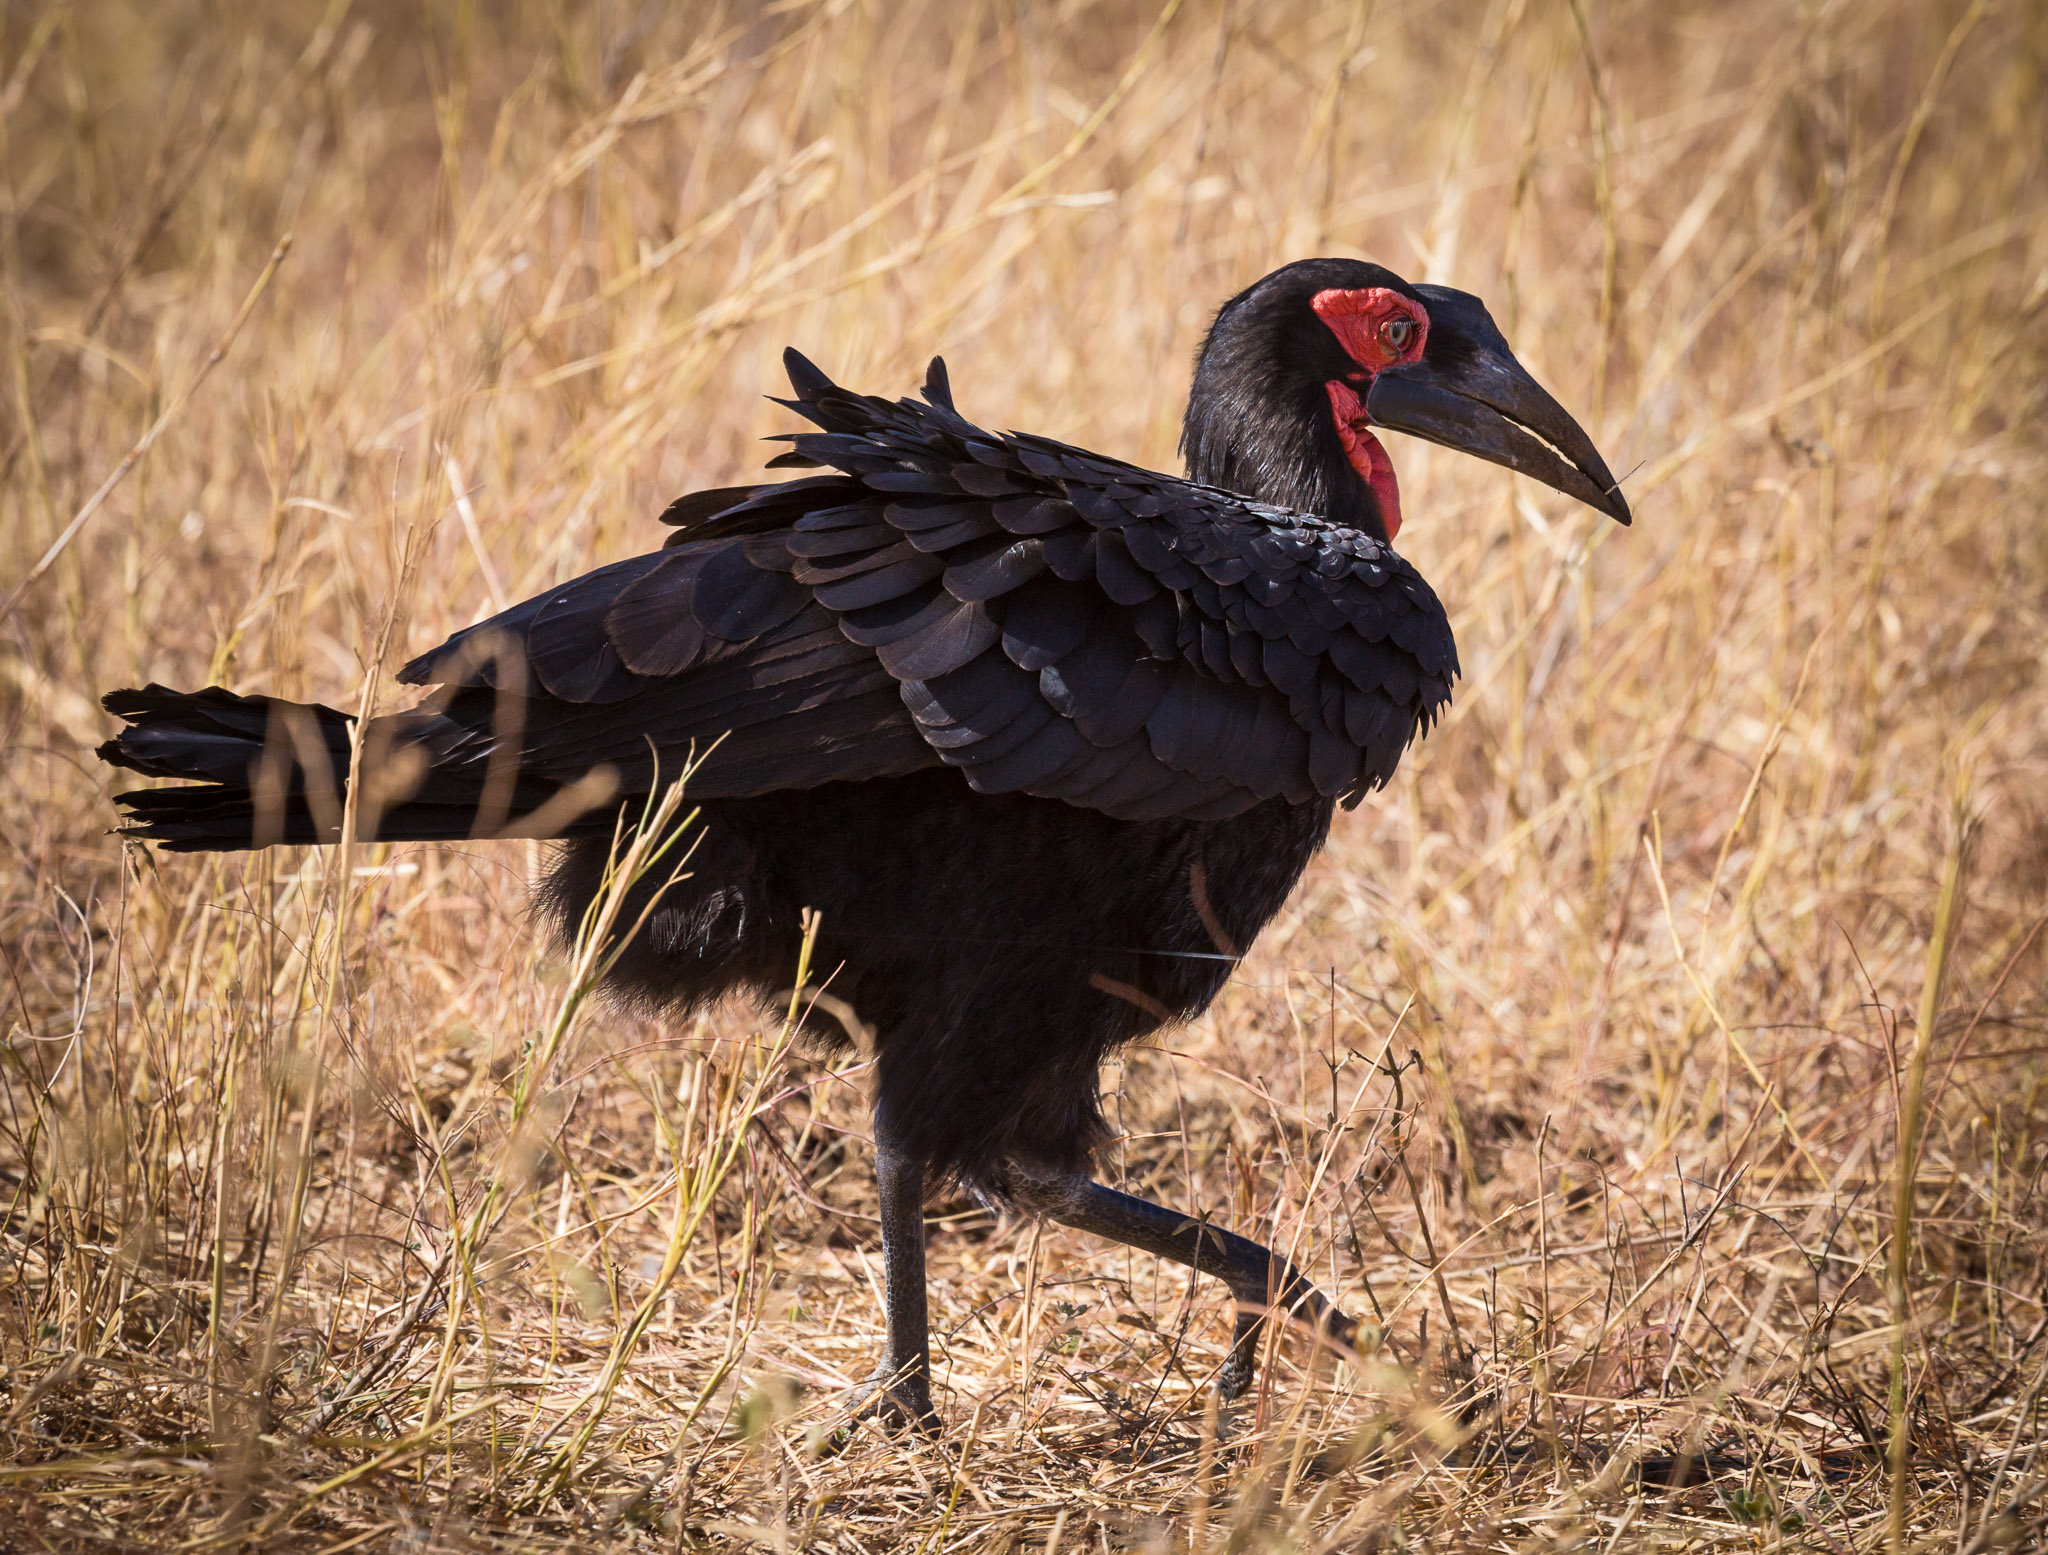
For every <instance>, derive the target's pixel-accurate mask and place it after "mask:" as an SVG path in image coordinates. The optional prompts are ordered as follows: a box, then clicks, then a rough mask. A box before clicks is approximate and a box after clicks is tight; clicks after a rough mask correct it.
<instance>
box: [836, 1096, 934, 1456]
mask: <svg viewBox="0 0 2048 1555" xmlns="http://www.w3.org/2000/svg"><path fill="white" fill-rule="evenodd" d="M875 1181H876V1184H877V1186H879V1188H880V1189H881V1197H882V1300H883V1305H884V1307H885V1308H886V1313H885V1316H886V1318H887V1321H888V1339H887V1343H886V1346H885V1348H884V1349H883V1351H882V1359H881V1361H880V1362H879V1363H878V1364H877V1365H876V1367H875V1369H874V1371H873V1373H872V1374H870V1376H869V1377H868V1379H867V1380H866V1381H865V1382H863V1383H861V1384H860V1385H859V1386H858V1387H856V1388H855V1389H853V1391H852V1392H851V1393H849V1394H848V1395H847V1397H846V1403H847V1405H848V1406H849V1407H852V1408H854V1409H857V1410H858V1411H859V1412H860V1413H862V1414H864V1415H865V1414H875V1415H879V1416H881V1417H882V1418H883V1419H884V1420H887V1421H889V1422H890V1423H892V1424H903V1423H906V1422H907V1423H908V1424H911V1425H914V1426H916V1427H917V1428H918V1429H919V1430H920V1431H924V1432H927V1433H932V1432H936V1431H937V1430H938V1429H939V1415H938V1411H937V1410H935V1409H933V1408H932V1387H931V1381H932V1352H931V1331H930V1328H929V1326H928V1320H927V1317H926V1313H925V1292H924V1162H923V1161H922V1160H920V1159H918V1158H917V1157H916V1156H913V1155H908V1154H906V1153H905V1152H904V1151H902V1150H901V1149H899V1148H897V1146H896V1144H895V1142H894V1139H893V1136H892V1134H891V1132H890V1129H889V1127H888V1125H887V1123H886V1122H885V1120H884V1118H883V1115H882V1113H881V1111H880V1109H877V1110H876V1113H875Z"/></svg>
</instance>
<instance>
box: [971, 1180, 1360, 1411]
mask: <svg viewBox="0 0 2048 1555" xmlns="http://www.w3.org/2000/svg"><path fill="white" fill-rule="evenodd" d="M1007 1186H1008V1188H1009V1190H1010V1193H1011V1195H1012V1197H1014V1198H1015V1199H1016V1201H1017V1203H1018V1204H1019V1205H1020V1206H1021V1207H1023V1208H1025V1209H1029V1210H1033V1211H1036V1212H1037V1213H1039V1214H1041V1215H1049V1216H1051V1217H1052V1218H1053V1219H1054V1220H1057V1221H1058V1222H1059V1223H1060V1224H1061V1225H1065V1226H1072V1227H1073V1228H1074V1229H1075V1230H1077V1231H1089V1232H1093V1233H1094V1234H1095V1235H1096V1236H1103V1237H1108V1238H1109V1239H1110V1240H1111V1241H1113V1242H1122V1243H1124V1244H1125V1245H1126V1246H1129V1247H1135V1248H1138V1249H1140V1250H1141V1251H1143V1252H1148V1253H1152V1254H1155V1255H1156V1256H1158V1257H1161V1258H1171V1259H1172V1260H1173V1261H1174V1262H1175V1263H1179V1264H1185V1265H1186V1266H1187V1267H1188V1268H1190V1269H1193V1270H1195V1271H1196V1272H1197V1273H1199V1274H1213V1275H1215V1276H1216V1277H1217V1278H1218V1279H1220V1280H1222V1281H1223V1283H1224V1284H1226V1285H1228V1286H1229V1287H1230V1294H1231V1295H1232V1297H1233V1298H1235V1300H1236V1302H1237V1326H1236V1331H1235V1336H1234V1338H1233V1340H1232V1342H1231V1346H1230V1358H1229V1359H1228V1360H1227V1361H1225V1362H1224V1363H1223V1370H1222V1371H1221V1372H1220V1373H1218V1375H1217V1378H1216V1390H1217V1391H1218V1392H1219V1393H1221V1394H1222V1395H1223V1396H1224V1397H1225V1398H1226V1399H1230V1398H1237V1397H1238V1396H1240V1395H1241V1394H1242V1393H1243V1392H1244V1391H1245V1389H1247V1388H1249V1387H1250V1386H1251V1382H1252V1369H1253V1365H1254V1362H1255V1360H1256V1357H1257V1355H1258V1344H1259V1325H1260V1323H1261V1321H1262V1320H1263V1319H1264V1317H1265V1315H1266V1313H1267V1312H1268V1311H1269V1310H1270V1311H1275V1312H1284V1313H1286V1314H1288V1315H1289V1316H1291V1317H1293V1318H1294V1319H1295V1320H1296V1321H1298V1322H1301V1323H1305V1324H1308V1325H1309V1326H1311V1327H1313V1328H1315V1329H1317V1330H1319V1331H1320V1332H1323V1333H1326V1334H1328V1335H1329V1336H1330V1337H1331V1338H1333V1339H1335V1340H1337V1341H1338V1342H1339V1343H1343V1344H1349V1343H1350V1342H1351V1339H1352V1336H1353V1335H1354V1333H1355V1332H1356V1331H1357V1329H1356V1325H1355V1324H1353V1323H1352V1321H1351V1320H1350V1319H1349V1318H1347V1317H1346V1316H1344V1314H1343V1313H1341V1312H1339V1311H1338V1310H1337V1309H1336V1308H1335V1307H1334V1306H1332V1305H1331V1304H1330V1302H1329V1300H1328V1299H1327V1298H1326V1297H1324V1295H1323V1293H1322V1292H1321V1291H1319V1290H1317V1289H1316V1288H1315V1286H1313V1285H1311V1284H1310V1283H1309V1282H1308V1280H1307V1279H1305V1278H1304V1277H1303V1276H1302V1274H1301V1272H1300V1271H1299V1270H1298V1269H1296V1268H1295V1267H1294V1265H1293V1264H1291V1263H1289V1262H1288V1261H1287V1260H1286V1259H1285V1258H1282V1257H1279V1256H1278V1255H1277V1254H1275V1253H1273V1252H1272V1251H1271V1250H1270V1249H1268V1248H1265V1247H1262V1246H1260V1245H1259V1244H1258V1243H1257V1242H1254V1241H1252V1240H1251V1238H1249V1237H1242V1236H1239V1235H1238V1234H1237V1233H1236V1232H1234V1231H1226V1230H1224V1229H1223V1228H1222V1227H1221V1226H1215V1225H1205V1224H1202V1223H1201V1222H1199V1221H1197V1220H1195V1219H1194V1218H1193V1217H1191V1216H1188V1215H1185V1214H1182V1213H1181V1212H1180V1211H1179V1210H1172V1209H1167V1208H1166V1207H1165V1206H1164V1205H1160V1204H1154V1203H1153V1202H1152V1201H1151V1200H1150V1199H1140V1198H1136V1197H1134V1196H1133V1195H1131V1194H1128V1193H1119V1192H1117V1190H1116V1189H1114V1188H1108V1187H1104V1186H1103V1185H1102V1184H1101V1183H1099V1182H1096V1181H1094V1180H1093V1179H1092V1178H1088V1177H1084V1176H1083V1175H1081V1173H1079V1172H1074V1173H1071V1174H1066V1175H1038V1174H1034V1173H1032V1172H1030V1171H1029V1170H1028V1169H1026V1168H1022V1167H1016V1166H1013V1167H1012V1168H1011V1170H1010V1173H1009V1175H1008V1178H1007Z"/></svg>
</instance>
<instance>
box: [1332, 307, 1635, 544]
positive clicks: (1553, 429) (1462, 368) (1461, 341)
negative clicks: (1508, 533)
mask: <svg viewBox="0 0 2048 1555" xmlns="http://www.w3.org/2000/svg"><path fill="white" fill-rule="evenodd" d="M1415 290H1416V291H1417V293H1419V294H1420V295H1421V297H1422V300H1423V304H1424V306H1425V307H1427V308H1428V309H1429V340H1428V343H1427V344H1426V345H1425V346H1424V347H1423V353H1422V359H1421V360H1420V361H1418V362H1413V363H1410V364H1409V365H1408V366H1406V367H1390V368H1387V369H1385V370H1384V371H1382V372H1380V373H1379V374H1377V375H1376V376H1375V377H1374V379H1373V382H1372V388H1371V389H1370V390H1369V391H1368V392H1367V394H1366V398H1365V408H1366V413H1367V414H1368V415H1370V416H1371V417H1372V424H1373V425H1374V426H1376V427H1387V428H1390V429H1392V430H1393V431H1396V432H1406V433H1408V434H1409V435H1410V436H1412V437H1425V438H1428V439H1429V441H1431V442H1432V443H1442V444H1443V445H1444V446H1445V447H1446V448H1455V449H1457V450H1458V451H1459V452H1461V453H1468V454H1476V455H1478V456H1479V457H1480V458H1481V459H1490V460H1492V461H1493V462H1494V463H1495V464H1504V465H1506V466H1507V467H1508V468H1509V469H1511V470H1519V471H1520V472H1521V473H1522V474H1524V475H1533V476H1534V477H1535V478H1536V479H1537V480H1539V481H1541V482H1543V484H1544V485H1546V486H1550V487H1554V488H1555V489H1556V490H1558V491H1561V492H1563V493H1564V494H1565V495H1566V496H1568V497H1576V498H1577V499H1578V500H1579V501H1581V502H1583V503H1585V504H1586V506H1587V507H1589V508H1594V509H1597V510H1598V511H1600V512H1602V513H1605V514H1606V515H1607V516H1608V517H1609V518H1611V519H1613V520H1614V521H1615V522H1616V523H1621V524H1626V523H1627V522H1628V521H1629V512H1628V503H1627V502H1626V501H1624V500H1623V498H1622V495H1621V488H1620V487H1619V486H1618V485H1617V484H1616V483H1615V480H1614V477H1613V475H1611V474H1610V473H1609V472H1608V469H1607V465H1606V462H1605V461H1604V460H1602V459H1601V457H1600V450H1599V449H1597V448H1595V447H1594V446H1593V440H1592V439H1591V438H1590V437H1588V436H1586V434H1585V431H1584V429H1583V428H1581V427H1580V426H1579V424H1578V423H1577V422H1576V421H1574V420H1572V418H1571V417H1570V416H1568V415H1566V414H1565V410H1564V407H1563V406H1562V405H1560V404H1558V402H1557V401H1556V400H1554V399H1552V398H1551V397H1550V396H1549V394H1547V393H1546V392H1544V389H1543V386H1542V385H1541V384H1539V383H1538V382H1537V381H1536V380H1535V379H1534V378H1531V377H1530V376H1529V375H1528V373H1527V372H1525V371H1524V370H1523V368H1522V364H1521V363H1520V362H1518V361H1516V360H1515V355H1514V353H1513V352H1512V351H1510V350H1509V349H1508V343H1507V341H1506V340H1504V339H1503V338H1502V337H1501V332H1500V330H1499V329H1498V328H1497V327H1496V326H1495V324H1494V322H1493V318H1492V315H1490V314H1489V313H1488V312H1487V311H1486V304H1484V303H1483V302H1481V301H1480V300H1479V299H1478V298H1477V297H1474V296H1473V295H1472V294H1471V293H1470V292H1456V291H1452V290H1451V289H1450V288H1449V287H1447V286H1418V287H1416V288H1415Z"/></svg>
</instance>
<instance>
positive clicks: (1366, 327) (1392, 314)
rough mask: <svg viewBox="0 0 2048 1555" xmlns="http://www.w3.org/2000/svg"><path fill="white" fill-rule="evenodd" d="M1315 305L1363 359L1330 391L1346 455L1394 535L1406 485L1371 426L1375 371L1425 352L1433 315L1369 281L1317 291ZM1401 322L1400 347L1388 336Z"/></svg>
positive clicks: (1343, 341) (1339, 337)
mask: <svg viewBox="0 0 2048 1555" xmlns="http://www.w3.org/2000/svg"><path fill="white" fill-rule="evenodd" d="M1309 306H1310V307H1312V308H1314V309H1315V310H1316V317H1318V318H1320V319H1321V320H1322V321H1323V322H1324V323H1325V324H1327V325H1328V326H1329V328H1330V333H1331V334H1333V335H1335V336H1336V337H1337V343H1338V344H1339V345H1341V346H1343V347H1344V351H1345V354H1346V355H1347V356H1349V357H1350V358H1351V360H1352V361H1354V362H1356V363H1357V364H1358V370H1357V371H1356V372H1349V373H1346V374H1345V375H1344V377H1343V378H1332V379H1331V380H1330V381H1329V382H1328V383H1326V384H1324V385H1323V389H1324V391H1325V392H1326V393H1327V394H1328V395H1329V396H1330V417H1331V419H1332V420H1333V421H1335V422H1336V424H1337V437H1338V439H1339V440H1340V441H1341V442H1342V443H1343V445H1344V457H1345V458H1347V459H1349V460H1350V461H1351V468H1352V469H1354V470H1356V471H1357V472H1358V477H1359V479H1360V480H1362V481H1364V482H1365V484H1366V485H1367V486H1369V487H1371V488H1372V494H1373V495H1374V496H1375V497H1376V498H1378V499H1379V505H1380V517H1381V519H1382V520H1383V521H1384V522H1385V524H1386V526H1387V538H1388V539H1389V540H1391V539H1393V538H1394V536H1395V535H1397V534H1399V533H1400V532H1401V488H1400V485H1399V483H1398V482H1396V481H1395V479H1394V464H1393V461H1392V460H1391V459H1389V458H1388V457H1387V451H1386V450H1385V449H1384V448H1382V447H1381V446H1380V441H1379V439H1378V438H1376V437H1374V436H1373V435H1372V433H1371V432H1369V431H1368V430H1366V429H1367V428H1368V427H1370V426H1371V425H1372V417H1371V416H1370V415H1368V414H1367V413H1366V409H1365V396H1366V394H1367V393H1368V392H1369V391H1370V390H1371V388H1372V380H1373V375H1374V374H1375V373H1377V372H1379V371H1381V370H1382V369H1384V368H1388V367H1398V366H1400V365H1401V364H1402V363H1405V362H1413V361H1416V360H1417V359H1419V358H1420V357H1421V355H1422V348H1423V346H1424V345H1425V344H1427V343H1428V340H1429V315H1428V313H1426V312H1424V311H1423V307H1422V304H1421V303H1419V302H1414V301H1412V300H1410V299H1409V298H1407V297H1403V296H1402V295H1401V294H1400V293H1399V292H1397V291H1393V290H1390V289H1389V288H1387V287H1384V286H1368V287H1364V288H1361V289H1360V290H1358V291H1341V290H1338V289H1337V288H1335V287H1332V288H1331V289H1330V290H1328V291H1321V292H1317V293H1316V294H1315V296H1314V297H1312V298H1310V299H1309ZM1398 321H1405V323H1406V324H1408V325H1411V326H1412V328H1410V329H1409V330H1408V331H1407V334H1408V338H1407V339H1406V340H1405V341H1402V342H1400V344H1399V345H1398V346H1397V345H1396V343H1395V342H1394V341H1393V340H1390V339H1388V338H1387V337H1388V335H1389V333H1390V332H1391V333H1392V334H1394V335H1397V336H1398V335H1399V334H1400V333H1401V332H1402V331H1401V329H1400V328H1399V327H1398ZM1390 326H1391V327H1392V328H1391V329H1390Z"/></svg>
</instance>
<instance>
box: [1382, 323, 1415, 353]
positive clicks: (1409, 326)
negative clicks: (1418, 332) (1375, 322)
mask: <svg viewBox="0 0 2048 1555" xmlns="http://www.w3.org/2000/svg"><path fill="white" fill-rule="evenodd" d="M1380 344H1381V345H1383V346H1385V347H1386V348H1387V349H1388V350H1389V351H1391V352H1393V353H1394V355H1396V356H1401V355H1403V354H1404V353H1406V351H1407V350H1408V348H1409V347H1410V346H1412V345H1413V344H1415V320H1413V319H1411V318H1409V317H1408V316H1407V315H1406V314H1401V315H1398V316H1397V317H1394V318H1391V319H1388V320H1387V321H1386V323H1384V324H1382V325H1381V326H1380Z"/></svg>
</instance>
